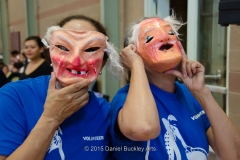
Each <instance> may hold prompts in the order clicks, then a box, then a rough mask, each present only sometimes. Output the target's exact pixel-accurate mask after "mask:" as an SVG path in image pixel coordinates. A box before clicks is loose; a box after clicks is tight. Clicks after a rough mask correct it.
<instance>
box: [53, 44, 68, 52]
mask: <svg viewBox="0 0 240 160" xmlns="http://www.w3.org/2000/svg"><path fill="white" fill-rule="evenodd" d="M55 46H56V47H58V48H59V49H61V50H63V51H66V52H68V51H69V50H68V49H67V48H66V47H64V46H61V45H55Z"/></svg>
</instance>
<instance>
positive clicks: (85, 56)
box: [50, 29, 107, 86]
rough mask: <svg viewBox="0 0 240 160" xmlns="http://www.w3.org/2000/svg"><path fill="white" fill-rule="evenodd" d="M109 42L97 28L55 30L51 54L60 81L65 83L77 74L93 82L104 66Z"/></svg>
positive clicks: (78, 76) (80, 77) (51, 39)
mask: <svg viewBox="0 0 240 160" xmlns="http://www.w3.org/2000/svg"><path fill="white" fill-rule="evenodd" d="M106 41H107V38H106V36H105V35H104V34H102V33H100V32H97V31H76V30H63V29H61V30H56V31H54V32H53V33H52V35H51V38H50V56H51V60H52V65H53V70H54V72H55V74H56V78H57V79H58V81H59V82H60V83H61V84H62V85H63V86H66V85H69V84H71V82H70V79H71V78H76V77H77V78H79V79H88V80H89V81H90V82H93V81H94V80H95V79H96V78H97V76H98V74H99V72H100V71H101V69H102V65H103V57H104V49H105V48H106Z"/></svg>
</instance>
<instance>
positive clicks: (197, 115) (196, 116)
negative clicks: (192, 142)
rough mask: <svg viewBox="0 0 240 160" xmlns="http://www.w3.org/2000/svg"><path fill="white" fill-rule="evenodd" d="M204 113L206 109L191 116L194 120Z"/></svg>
mask: <svg viewBox="0 0 240 160" xmlns="http://www.w3.org/2000/svg"><path fill="white" fill-rule="evenodd" d="M203 114H205V112H204V110H202V111H200V112H199V113H198V114H196V115H195V116H192V117H191V118H192V120H196V119H198V118H199V117H200V116H201V115H203Z"/></svg>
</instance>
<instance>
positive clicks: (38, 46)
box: [20, 36, 53, 80]
mask: <svg viewBox="0 0 240 160" xmlns="http://www.w3.org/2000/svg"><path fill="white" fill-rule="evenodd" d="M44 49H45V47H44V44H43V43H42V41H41V39H40V38H39V37H38V36H30V37H28V38H27V39H26V40H25V43H24V53H25V55H26V57H27V58H28V59H29V62H27V63H26V64H25V66H24V71H23V73H21V75H20V80H22V79H26V78H35V77H38V76H42V75H50V74H51V72H52V70H53V69H52V67H51V64H50V63H49V62H48V61H46V60H45V58H44V57H43V55H42V53H43V51H44Z"/></svg>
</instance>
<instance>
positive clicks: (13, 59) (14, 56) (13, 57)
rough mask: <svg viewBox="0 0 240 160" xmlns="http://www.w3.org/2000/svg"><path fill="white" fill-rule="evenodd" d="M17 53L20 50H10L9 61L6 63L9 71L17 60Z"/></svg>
mask: <svg viewBox="0 0 240 160" xmlns="http://www.w3.org/2000/svg"><path fill="white" fill-rule="evenodd" d="M19 54H20V52H19V51H17V50H13V51H11V56H10V63H9V65H8V68H9V71H12V69H13V65H14V63H18V62H19Z"/></svg>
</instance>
